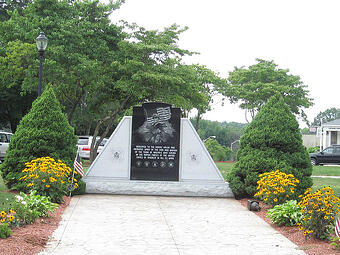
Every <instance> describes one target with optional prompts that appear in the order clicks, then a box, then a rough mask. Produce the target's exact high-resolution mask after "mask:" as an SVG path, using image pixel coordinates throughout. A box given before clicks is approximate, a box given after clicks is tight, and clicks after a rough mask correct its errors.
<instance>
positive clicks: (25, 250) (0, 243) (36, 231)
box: [0, 197, 71, 255]
mask: <svg viewBox="0 0 340 255" xmlns="http://www.w3.org/2000/svg"><path fill="white" fill-rule="evenodd" d="M70 201H71V198H69V197H64V203H62V204H60V205H59V207H58V208H57V209H56V210H55V211H54V213H53V214H51V215H50V217H48V218H39V219H37V220H36V221H35V222H34V223H33V224H29V225H25V226H23V227H17V228H14V229H12V230H13V234H12V235H11V236H10V237H8V238H6V239H0V254H2V255H19V254H20V255H34V254H37V253H39V252H41V251H43V250H44V248H45V245H46V243H47V241H48V238H49V236H50V235H52V233H53V231H54V230H55V229H56V228H57V227H58V225H59V222H60V221H61V218H62V215H63V212H64V210H65V209H66V207H67V206H68V205H69V203H70Z"/></svg>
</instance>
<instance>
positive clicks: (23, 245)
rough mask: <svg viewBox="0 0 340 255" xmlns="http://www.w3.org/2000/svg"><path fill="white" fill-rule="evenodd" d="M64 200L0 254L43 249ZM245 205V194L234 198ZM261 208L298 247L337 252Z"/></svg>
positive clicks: (30, 254) (16, 234)
mask: <svg viewBox="0 0 340 255" xmlns="http://www.w3.org/2000/svg"><path fill="white" fill-rule="evenodd" d="M64 199H65V202H64V203H63V204H60V205H59V207H58V208H57V209H56V210H55V212H54V213H53V214H52V215H51V217H50V218H40V219H37V220H36V222H35V223H34V224H30V225H26V226H24V227H20V228H14V229H13V235H12V236H11V237H9V238H6V239H0V254H2V255H18V254H20V255H34V254H37V253H39V252H41V251H43V250H44V248H45V245H46V243H47V241H48V238H49V236H51V235H52V233H53V231H54V230H55V229H56V228H57V227H58V224H59V222H60V221H61V218H62V214H63V212H64V210H65V209H66V207H67V206H68V205H69V203H70V201H71V198H69V197H64ZM238 201H239V203H241V204H242V205H243V206H244V207H246V208H247V201H248V199H247V198H244V199H240V200H238ZM260 206H261V211H259V212H253V213H255V214H256V215H257V216H259V217H260V218H261V219H263V220H264V221H266V222H267V223H268V224H269V225H270V226H272V227H273V228H274V229H275V230H277V231H278V232H280V233H281V234H282V235H284V236H285V237H287V238H288V239H289V240H290V241H292V242H293V243H295V244H296V245H297V246H298V247H299V248H300V249H301V250H303V251H304V252H305V253H307V254H309V255H332V254H334V255H339V254H340V251H336V250H334V249H332V248H331V246H330V245H329V242H327V241H321V240H317V239H315V238H309V239H307V240H305V237H304V236H303V234H302V233H301V231H299V230H298V228H297V227H278V226H276V225H274V224H272V223H271V222H270V220H269V218H266V212H267V210H268V209H269V206H268V205H266V204H264V203H262V202H260Z"/></svg>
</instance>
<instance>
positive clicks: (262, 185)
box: [254, 170, 300, 206]
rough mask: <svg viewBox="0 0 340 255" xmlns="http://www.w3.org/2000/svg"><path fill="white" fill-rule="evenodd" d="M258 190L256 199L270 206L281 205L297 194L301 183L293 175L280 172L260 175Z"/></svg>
mask: <svg viewBox="0 0 340 255" xmlns="http://www.w3.org/2000/svg"><path fill="white" fill-rule="evenodd" d="M259 178H260V180H258V181H257V184H258V186H257V190H258V192H257V193H255V195H254V197H258V198H259V199H261V200H263V202H264V203H266V204H269V205H273V206H274V205H279V204H282V203H284V202H286V201H287V200H289V199H290V198H291V197H292V196H293V195H294V193H295V187H296V185H297V184H298V183H299V182H300V181H299V180H298V179H296V178H295V177H294V175H293V174H286V173H283V172H280V171H279V170H276V171H271V172H266V173H263V174H260V175H259Z"/></svg>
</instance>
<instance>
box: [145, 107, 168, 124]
mask: <svg viewBox="0 0 340 255" xmlns="http://www.w3.org/2000/svg"><path fill="white" fill-rule="evenodd" d="M156 112H157V113H155V114H153V115H152V116H151V117H148V118H147V119H146V121H147V122H148V123H149V124H151V125H156V124H158V123H160V124H162V123H164V122H165V121H167V120H169V119H170V118H171V109H170V107H160V108H157V109H156Z"/></svg>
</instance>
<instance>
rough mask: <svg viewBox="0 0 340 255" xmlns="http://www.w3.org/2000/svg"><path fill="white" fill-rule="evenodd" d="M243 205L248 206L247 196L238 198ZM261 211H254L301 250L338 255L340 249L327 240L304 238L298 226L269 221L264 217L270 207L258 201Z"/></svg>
mask: <svg viewBox="0 0 340 255" xmlns="http://www.w3.org/2000/svg"><path fill="white" fill-rule="evenodd" d="M238 201H239V202H240V203H241V204H242V205H243V206H244V207H246V208H248V206H247V203H248V198H243V199H240V200H238ZM260 207H261V211H259V212H254V211H253V213H255V214H256V215H257V216H259V217H260V218H261V219H263V220H264V221H266V222H267V223H268V224H269V225H270V226H272V227H273V228H274V229H275V230H277V231H278V232H279V233H281V234H282V235H284V236H285V237H287V238H288V239H289V240H290V241H292V242H293V243H295V244H296V245H297V246H298V247H299V248H300V249H301V250H303V251H304V252H305V253H307V254H309V255H331V254H334V255H339V254H340V251H337V250H334V249H333V248H332V247H331V246H330V245H329V244H330V242H329V241H322V240H318V239H315V238H314V237H312V238H308V239H307V240H306V239H305V237H304V235H303V234H302V232H301V231H299V229H298V227H278V226H277V225H274V224H272V223H271V221H270V219H269V218H267V217H266V214H267V210H268V209H269V208H270V207H269V206H268V205H266V204H264V203H262V202H260Z"/></svg>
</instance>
